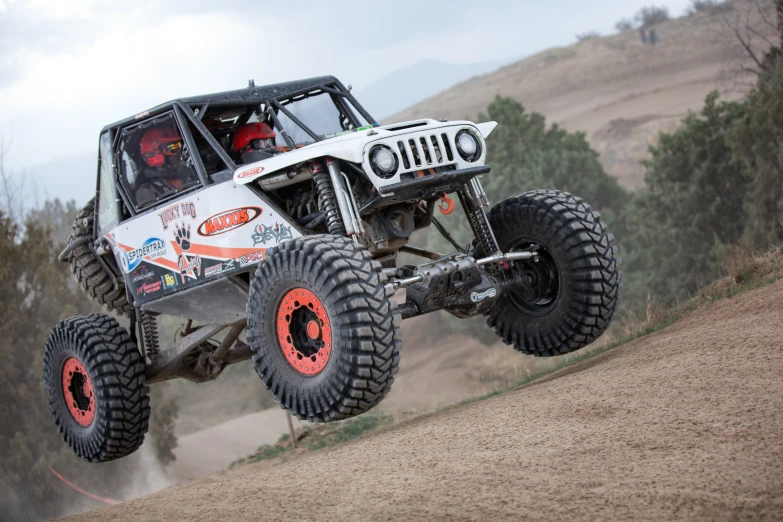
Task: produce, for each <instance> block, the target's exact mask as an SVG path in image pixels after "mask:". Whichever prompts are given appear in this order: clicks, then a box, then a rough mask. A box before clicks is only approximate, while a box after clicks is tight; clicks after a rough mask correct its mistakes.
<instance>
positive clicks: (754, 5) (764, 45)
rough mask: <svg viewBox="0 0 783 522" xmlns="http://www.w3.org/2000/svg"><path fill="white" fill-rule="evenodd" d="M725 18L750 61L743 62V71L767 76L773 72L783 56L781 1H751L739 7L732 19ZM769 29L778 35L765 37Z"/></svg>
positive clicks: (782, 4) (782, 0)
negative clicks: (748, 62)
mask: <svg viewBox="0 0 783 522" xmlns="http://www.w3.org/2000/svg"><path fill="white" fill-rule="evenodd" d="M762 4H763V5H762ZM772 8H774V14H773V10H772ZM724 21H725V23H726V26H727V27H728V28H729V30H730V31H731V32H732V33H733V34H734V37H735V38H736V39H737V41H738V42H739V43H740V45H741V46H742V50H743V51H744V53H745V55H746V56H747V58H749V59H750V61H751V62H752V63H751V64H750V65H747V64H743V65H742V67H741V69H742V71H743V72H745V73H748V72H750V73H754V74H762V73H763V74H767V75H769V74H770V73H772V72H774V70H775V68H776V66H777V63H778V62H779V61H780V60H781V57H783V51H782V50H781V49H783V0H773V5H769V4H768V3H767V2H762V1H761V0H754V1H753V2H751V3H749V5H748V6H747V7H746V8H745V9H742V10H738V12H737V14H736V15H735V16H734V17H733V18H731V19H730V18H728V17H726V18H725V19H724ZM772 29H774V31H775V33H776V35H777V38H773V39H770V37H768V34H769V32H770V31H771V30H772Z"/></svg>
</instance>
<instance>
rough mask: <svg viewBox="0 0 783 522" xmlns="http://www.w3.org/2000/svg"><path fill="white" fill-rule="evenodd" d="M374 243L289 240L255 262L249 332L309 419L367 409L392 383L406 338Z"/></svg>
mask: <svg viewBox="0 0 783 522" xmlns="http://www.w3.org/2000/svg"><path fill="white" fill-rule="evenodd" d="M381 270H382V268H381V265H380V264H379V263H377V262H375V261H373V260H372V258H371V255H370V253H369V252H368V251H367V250H366V249H364V248H362V247H359V246H357V245H355V244H354V243H353V242H351V241H350V240H349V239H346V238H343V237H337V236H328V235H318V236H308V237H305V238H300V239H295V240H292V241H288V242H285V243H283V244H281V245H278V246H277V247H275V248H273V249H272V250H270V251H269V253H268V256H267V258H266V260H265V261H264V262H263V263H262V264H261V266H260V267H259V268H258V270H257V271H256V274H255V277H254V278H253V281H252V284H251V286H250V298H249V301H248V305H247V316H248V318H247V339H248V342H249V343H250V347H251V349H252V350H253V362H254V363H255V367H256V371H257V372H258V374H259V376H260V377H261V379H262V380H263V381H264V385H265V386H266V388H267V389H268V390H269V391H270V392H271V393H272V395H273V396H274V398H275V400H276V401H277V402H278V403H280V405H281V406H282V407H284V408H286V409H287V410H288V411H289V412H291V414H293V415H295V416H297V417H299V418H300V419H306V420H309V421H311V422H324V421H333V420H340V419H344V418H348V417H353V416H355V415H359V414H360V413H364V412H365V411H367V410H369V409H370V408H372V407H373V406H375V405H376V404H378V403H379V402H380V401H381V399H383V397H384V396H385V395H386V393H388V392H389V390H390V389H391V385H392V383H393V382H394V374H395V373H396V372H397V368H398V366H399V361H400V348H401V346H402V341H401V336H400V327H399V323H400V321H401V319H400V316H399V314H396V313H395V312H394V310H393V306H394V302H393V301H392V300H390V299H389V296H388V295H387V292H386V289H385V288H384V285H383V279H382V278H381Z"/></svg>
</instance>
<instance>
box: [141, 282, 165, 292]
mask: <svg viewBox="0 0 783 522" xmlns="http://www.w3.org/2000/svg"><path fill="white" fill-rule="evenodd" d="M162 287H163V283H162V282H160V281H154V282H152V283H143V284H141V285H140V286H139V287H138V288H136V295H150V294H154V293H155V292H160V290H161V288H162Z"/></svg>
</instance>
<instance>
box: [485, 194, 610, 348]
mask: <svg viewBox="0 0 783 522" xmlns="http://www.w3.org/2000/svg"><path fill="white" fill-rule="evenodd" d="M488 218H489V222H490V225H491V227H492V230H493V232H494V233H495V238H496V239H497V242H498V246H499V247H500V250H501V251H503V252H515V251H522V250H533V251H535V252H536V253H537V256H536V259H535V261H533V260H531V261H524V262H516V263H514V266H513V270H514V271H515V272H516V273H515V274H514V276H515V278H516V279H517V280H519V281H522V283H523V284H522V285H521V286H519V287H518V289H517V290H513V291H509V292H507V293H506V294H505V295H503V297H501V298H500V299H499V300H498V302H497V303H496V304H495V306H494V307H493V308H492V309H491V310H490V311H489V312H488V313H487V323H488V324H489V325H490V326H492V327H494V328H495V331H496V333H497V334H498V335H499V336H500V337H501V338H502V339H503V341H504V342H506V344H513V345H514V348H515V349H517V350H519V351H520V352H522V353H526V354H530V355H536V356H539V357H548V356H554V355H561V354H565V353H569V352H573V351H576V350H579V349H580V348H583V347H585V346H587V345H588V344H590V343H592V342H593V341H595V340H596V339H597V338H598V337H599V336H600V335H601V334H602V333H603V332H604V331H605V330H606V328H607V327H608V326H609V323H610V321H611V319H612V316H613V315H614V311H615V309H616V307H617V302H618V299H619V294H620V278H621V272H620V270H619V268H618V264H619V260H618V259H617V257H616V251H617V249H616V247H615V246H613V245H612V242H613V241H614V237H613V236H612V234H610V233H608V232H607V230H606V224H604V222H603V221H602V220H601V218H600V215H599V214H598V213H597V212H593V211H592V209H591V208H590V206H589V205H587V204H586V203H584V202H583V201H582V200H581V199H579V198H578V197H576V196H572V195H571V194H569V193H567V192H560V191H556V190H535V191H531V192H525V193H523V194H519V195H517V196H513V197H510V198H508V199H506V200H504V201H502V202H500V203H499V204H498V205H496V206H494V207H493V208H492V210H491V211H490V213H489V215H488Z"/></svg>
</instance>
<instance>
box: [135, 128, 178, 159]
mask: <svg viewBox="0 0 783 522" xmlns="http://www.w3.org/2000/svg"><path fill="white" fill-rule="evenodd" d="M181 148H182V136H180V135H179V132H177V130H176V129H173V128H171V127H163V128H157V129H150V130H148V131H147V132H145V133H144V136H142V137H141V144H139V150H140V152H141V155H142V156H143V157H144V161H146V162H147V165H149V166H150V167H162V166H163V164H164V163H165V162H166V158H164V155H165V156H176V155H177V153H178V152H179V151H180V149H181Z"/></svg>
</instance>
